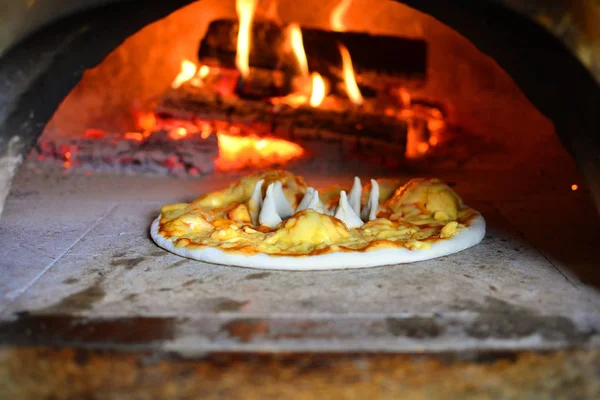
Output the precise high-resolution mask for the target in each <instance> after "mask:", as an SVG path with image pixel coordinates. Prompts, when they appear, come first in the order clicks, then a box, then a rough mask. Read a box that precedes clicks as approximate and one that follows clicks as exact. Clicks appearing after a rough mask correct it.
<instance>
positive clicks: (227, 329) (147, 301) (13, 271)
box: [0, 165, 600, 356]
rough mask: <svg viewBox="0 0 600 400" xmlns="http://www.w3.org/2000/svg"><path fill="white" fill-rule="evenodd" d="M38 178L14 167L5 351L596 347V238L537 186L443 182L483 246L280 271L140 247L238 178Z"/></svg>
mask: <svg viewBox="0 0 600 400" xmlns="http://www.w3.org/2000/svg"><path fill="white" fill-rule="evenodd" d="M37 168H38V167H32V166H28V165H24V166H23V167H22V168H21V169H20V171H19V173H18V175H17V177H16V178H15V181H14V184H13V188H12V190H11V194H10V196H9V198H8V200H7V203H6V208H5V212H4V215H3V216H2V219H1V220H0V243H1V246H0V274H1V276H2V280H1V282H0V310H1V319H2V321H0V340H2V342H3V343H15V344H28V345H77V346H84V347H85V346H87V347H90V348H100V349H140V350H151V351H159V352H162V351H164V352H169V353H171V352H173V353H176V354H180V355H184V356H194V355H201V354H205V353H207V352H213V351H215V352H230V351H269V352H272V351H275V352H288V351H328V352H331V351H344V352H356V351H378V352H407V353H420V352H432V351H433V352H455V351H465V350H469V351H471V350H477V351H496V350H502V351H504V350H511V351H512V350H523V349H528V350H540V349H556V348H571V347H573V346H575V347H577V348H589V347H590V346H591V347H596V346H597V345H598V344H599V343H600V334H599V333H598V332H599V329H600V294H599V293H598V292H597V291H596V289H594V288H593V287H592V286H591V285H587V284H584V283H582V280H584V281H585V282H587V283H589V284H592V285H593V284H595V285H597V284H598V282H599V281H598V279H597V278H596V277H597V276H598V273H597V272H595V268H594V267H597V266H598V265H597V262H598V256H597V246H596V245H595V243H597V239H598V233H597V232H598V227H599V225H598V222H597V221H598V220H597V219H594V218H597V217H595V214H594V210H593V208H592V206H591V204H590V203H589V202H588V200H587V197H586V194H585V191H584V190H583V189H582V190H579V191H577V192H571V191H568V190H567V191H564V190H563V191H560V190H557V189H556V187H554V186H552V185H550V184H548V185H546V186H544V185H543V184H542V183H540V184H539V187H538V188H537V189H536V190H537V192H536V193H535V194H532V195H523V194H522V193H523V191H524V190H526V189H527V187H529V186H530V185H529V184H528V183H527V179H523V180H524V183H523V188H516V189H515V191H514V194H507V193H496V194H494V193H491V194H490V192H489V190H490V189H489V188H486V189H485V190H479V188H482V187H483V185H487V186H490V185H489V182H490V179H491V178H490V177H489V174H479V175H477V174H469V175H468V176H464V177H455V178H456V179H452V177H442V178H444V179H449V180H453V181H454V182H456V190H457V191H458V192H459V193H460V194H461V195H462V196H463V198H464V199H465V202H466V203H468V204H469V205H471V206H473V207H475V208H477V209H479V210H480V211H481V212H482V213H483V215H484V216H485V218H486V220H487V222H488V233H487V235H486V237H485V239H484V240H483V242H482V243H481V244H480V245H478V246H476V247H474V248H471V249H469V250H466V251H464V252H461V253H458V254H455V255H451V256H447V257H443V258H439V259H435V260H431V261H426V262H420V263H415V264H408V265H398V266H387V267H380V268H373V269H364V270H350V271H330V272H282V271H258V270H252V269H244V268H237V267H225V266H219V265H212V264H206V263H201V262H197V261H192V260H187V259H183V258H180V257H178V256H175V255H173V254H170V253H168V252H166V251H163V250H162V249H160V248H158V247H157V246H156V245H155V244H154V243H153V242H152V240H151V239H150V238H149V235H148V228H149V225H150V222H151V220H152V219H153V218H154V217H155V216H156V213H157V211H158V210H159V208H160V206H161V205H162V204H165V203H170V202H177V201H185V200H190V199H193V198H195V197H196V196H197V195H198V194H199V193H202V192H205V191H209V190H213V189H216V188H218V187H222V186H223V185H225V184H226V183H227V181H230V180H232V179H233V178H234V177H233V176H226V175H216V176H214V177H212V178H196V179H188V180H184V179H174V178H171V179H169V178H136V177H130V176H114V175H102V174H92V175H91V176H86V175H84V174H76V173H70V174H63V173H61V172H60V171H55V170H44V171H41V170H39V169H37ZM338 178H339V179H343V180H342V181H341V182H348V183H349V182H350V178H351V175H345V176H340V177H331V176H330V177H321V178H315V179H311V177H310V174H309V176H307V179H308V180H309V182H311V183H315V185H316V186H319V185H318V183H322V184H325V183H335V182H340V180H339V179H338ZM508 178H510V177H507V179H508ZM498 179H500V178H498ZM316 181H320V182H316ZM487 186H486V187H487ZM497 186H498V187H506V186H502V184H498V185H497ZM517 189H518V190H517ZM567 206H569V208H571V209H573V210H574V211H573V213H572V216H570V217H569V218H564V217H561V215H560V213H556V212H555V210H557V209H559V208H560V207H567ZM549 215H550V216H555V217H553V218H548V216H549ZM567 220H568V222H567Z"/></svg>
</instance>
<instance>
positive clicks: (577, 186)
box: [571, 184, 579, 191]
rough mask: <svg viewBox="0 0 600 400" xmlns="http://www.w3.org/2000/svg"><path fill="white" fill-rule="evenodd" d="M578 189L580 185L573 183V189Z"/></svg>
mask: <svg viewBox="0 0 600 400" xmlns="http://www.w3.org/2000/svg"><path fill="white" fill-rule="evenodd" d="M577 189H579V185H576V184H573V185H571V190H572V191H576V190H577Z"/></svg>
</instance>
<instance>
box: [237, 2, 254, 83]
mask: <svg viewBox="0 0 600 400" xmlns="http://www.w3.org/2000/svg"><path fill="white" fill-rule="evenodd" d="M235 9H236V11H237V15H238V18H239V21H240V22H239V27H238V37H237V50H236V54H235V65H236V67H237V69H238V70H239V71H240V73H241V74H242V77H247V76H248V74H249V73H250V65H249V58H250V46H251V43H250V37H251V34H252V18H253V17H254V10H255V9H256V0H236V3H235Z"/></svg>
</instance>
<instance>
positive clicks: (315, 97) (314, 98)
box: [309, 72, 326, 107]
mask: <svg viewBox="0 0 600 400" xmlns="http://www.w3.org/2000/svg"><path fill="white" fill-rule="evenodd" d="M311 77H312V93H311V94H310V101H309V103H310V106H311V107H319V106H320V105H321V103H322V102H323V100H324V99H325V95H326V93H325V81H324V80H323V78H322V77H321V75H319V73H318V72H313V73H312V74H311Z"/></svg>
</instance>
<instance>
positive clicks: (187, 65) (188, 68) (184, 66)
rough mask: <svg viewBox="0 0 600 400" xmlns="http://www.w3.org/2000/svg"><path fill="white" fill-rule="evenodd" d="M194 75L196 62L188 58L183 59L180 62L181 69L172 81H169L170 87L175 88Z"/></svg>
mask: <svg viewBox="0 0 600 400" xmlns="http://www.w3.org/2000/svg"><path fill="white" fill-rule="evenodd" d="M194 75H196V64H194V63H193V62H191V61H189V60H183V61H182V62H181V71H179V74H178V75H177V76H176V77H175V80H174V81H173V83H171V87H172V88H173V89H177V88H178V87H180V86H181V85H182V84H183V83H185V82H187V81H189V80H190V79H192V78H193V77H194Z"/></svg>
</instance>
